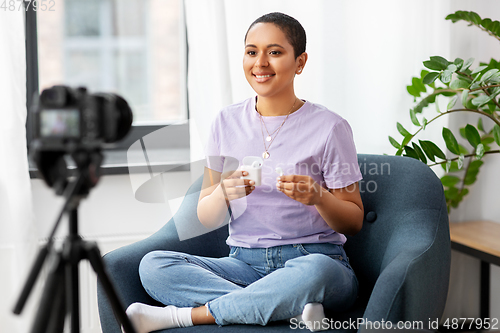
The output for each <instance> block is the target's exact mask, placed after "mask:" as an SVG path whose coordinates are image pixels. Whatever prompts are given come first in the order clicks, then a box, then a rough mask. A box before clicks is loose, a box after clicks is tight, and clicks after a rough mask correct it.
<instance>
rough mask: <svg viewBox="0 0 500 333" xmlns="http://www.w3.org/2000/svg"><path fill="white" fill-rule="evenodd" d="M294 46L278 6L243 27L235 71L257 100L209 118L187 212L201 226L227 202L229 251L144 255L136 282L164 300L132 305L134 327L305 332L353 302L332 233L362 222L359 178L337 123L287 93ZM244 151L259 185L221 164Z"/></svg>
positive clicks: (301, 35)
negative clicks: (287, 326)
mask: <svg viewBox="0 0 500 333" xmlns="http://www.w3.org/2000/svg"><path fill="white" fill-rule="evenodd" d="M305 45H306V35H305V31H304V29H303V28H302V26H301V25H300V23H299V22H298V21H297V20H295V19H294V18H292V17H290V16H288V15H285V14H282V13H270V14H267V15H264V16H262V17H260V18H258V19H257V20H256V21H254V22H253V23H252V25H251V26H250V28H249V29H248V31H247V34H246V36H245V55H244V58H243V68H244V71H245V76H246V79H247V80H248V82H249V83H250V85H251V86H252V88H253V89H254V91H255V92H256V94H257V96H256V97H254V98H250V99H248V100H245V101H242V102H240V103H237V104H234V105H231V106H228V107H226V108H225V109H223V110H222V111H221V112H220V113H219V115H218V116H217V118H216V120H215V121H214V123H213V125H212V133H211V139H210V140H209V143H208V145H207V156H210V158H209V159H208V168H206V170H205V175H204V180H203V188H202V191H201V193H200V197H199V201H198V217H199V219H200V221H201V223H202V224H204V225H205V226H207V227H210V228H212V227H217V226H220V225H221V224H222V223H223V221H224V219H225V217H226V214H227V212H228V207H230V208H231V212H232V216H231V221H230V224H229V231H230V232H229V234H230V236H229V238H228V239H227V243H228V245H229V246H230V247H231V250H230V254H229V256H228V257H225V258H217V259H216V258H205V257H198V256H192V255H188V254H183V253H176V252H170V251H155V252H152V253H149V254H148V255H146V256H145V257H144V259H143V260H142V262H141V265H140V269H139V270H140V276H141V281H142V283H143V286H144V288H145V290H146V291H147V292H148V293H149V294H150V295H151V296H152V297H153V298H154V299H156V300H158V301H159V302H161V303H163V304H165V305H167V306H166V307H152V306H148V305H145V304H138V303H135V304H132V305H131V306H130V307H129V308H128V309H127V314H128V315H129V317H130V318H131V320H132V322H133V323H134V325H135V326H136V327H137V330H138V331H139V332H149V331H153V330H158V329H164V328H172V327H185V326H191V325H200V324H218V325H228V324H235V323H240V324H241V323H244V324H260V325H265V324H267V323H268V322H270V321H276V320H287V319H292V320H297V321H298V320H300V319H301V320H304V321H305V322H306V323H307V324H308V327H309V328H310V329H311V330H316V329H321V328H328V327H321V321H322V319H323V318H324V308H326V309H329V310H333V311H335V310H340V309H342V310H345V309H346V308H347V307H349V306H351V305H352V304H353V302H354V300H355V299H356V296H357V289H358V282H357V280H356V277H355V275H354V272H353V270H352V269H351V267H350V265H349V263H348V260H347V257H346V254H345V252H344V249H343V244H344V243H345V241H346V237H345V236H344V234H347V235H354V234H356V233H357V232H358V231H359V230H360V229H361V227H362V221H363V204H362V202H361V197H360V194H359V189H358V181H359V180H360V179H361V173H360V171H359V167H358V165H357V155H356V149H355V146H354V143H353V139H352V133H351V129H350V127H349V124H348V123H347V122H346V121H345V120H344V119H342V118H341V117H340V116H339V115H337V114H336V113H334V112H332V111H329V110H328V109H326V108H325V107H323V106H321V105H317V104H314V103H311V102H308V101H304V100H300V99H298V98H297V97H296V96H295V91H294V79H295V76H296V75H298V74H301V73H302V71H303V69H304V66H305V65H306V62H307V58H308V56H307V53H306V52H305ZM245 156H262V159H263V167H262V185H260V186H257V187H256V186H255V183H254V181H252V180H249V179H242V177H243V176H246V175H247V172H246V171H242V170H236V171H234V169H233V171H229V172H228V170H227V168H225V166H227V164H228V163H227V162H228V161H229V160H231V159H233V160H234V159H235V160H237V161H238V162H239V163H241V161H242V159H243V158H244V157H245ZM277 167H279V168H281V169H282V170H283V171H284V173H285V175H282V176H278V174H277V173H276V172H275V171H274V170H275V169H276V168H277ZM226 174H229V176H228V177H225V176H224V175H226ZM277 176H278V177H277ZM300 316H301V317H302V318H300ZM318 323H319V325H318Z"/></svg>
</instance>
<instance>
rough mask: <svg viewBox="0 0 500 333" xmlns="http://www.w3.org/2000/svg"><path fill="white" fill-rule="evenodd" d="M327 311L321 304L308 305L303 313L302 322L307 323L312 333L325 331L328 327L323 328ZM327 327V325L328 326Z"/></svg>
mask: <svg viewBox="0 0 500 333" xmlns="http://www.w3.org/2000/svg"><path fill="white" fill-rule="evenodd" d="M325 318H326V317H325V311H324V310H323V304H321V303H307V304H306V306H304V310H303V311H302V320H303V321H304V322H305V323H306V326H307V328H308V329H309V330H310V331H311V332H317V331H324V330H326V329H328V327H323V319H325ZM326 326H327V325H326Z"/></svg>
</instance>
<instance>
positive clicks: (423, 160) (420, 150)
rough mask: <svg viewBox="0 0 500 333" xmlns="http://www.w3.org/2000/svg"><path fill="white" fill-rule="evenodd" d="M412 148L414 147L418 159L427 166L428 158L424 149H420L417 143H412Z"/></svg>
mask: <svg viewBox="0 0 500 333" xmlns="http://www.w3.org/2000/svg"><path fill="white" fill-rule="evenodd" d="M412 146H413V149H414V150H415V152H416V153H417V155H418V158H419V159H420V160H421V161H422V162H424V163H425V164H427V158H425V154H424V152H423V151H422V149H420V147H419V146H418V145H417V144H416V143H415V142H412Z"/></svg>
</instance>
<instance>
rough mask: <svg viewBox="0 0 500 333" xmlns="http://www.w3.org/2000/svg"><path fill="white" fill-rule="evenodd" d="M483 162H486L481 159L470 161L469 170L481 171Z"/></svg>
mask: <svg viewBox="0 0 500 333" xmlns="http://www.w3.org/2000/svg"><path fill="white" fill-rule="evenodd" d="M483 164H484V162H483V161H479V160H475V161H472V162H470V163H469V171H476V170H477V171H478V172H479V168H480V167H481V165H483Z"/></svg>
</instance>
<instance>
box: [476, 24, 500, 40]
mask: <svg viewBox="0 0 500 333" xmlns="http://www.w3.org/2000/svg"><path fill="white" fill-rule="evenodd" d="M468 22H470V21H468ZM470 23H472V24H473V25H475V26H476V27H478V28H479V29H481V30H483V31H486V32H487V33H488V35H490V36H492V37H495V38H496V39H498V40H499V41H500V37H498V36H497V35H495V34H493V33H491V31H489V30H486V29H485V28H483V27H481V26H479V25H477V24H475V23H473V22H470Z"/></svg>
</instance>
